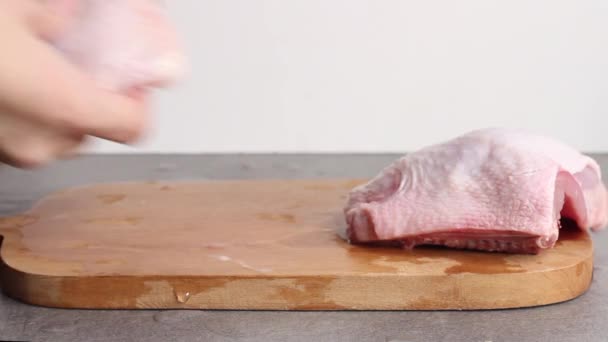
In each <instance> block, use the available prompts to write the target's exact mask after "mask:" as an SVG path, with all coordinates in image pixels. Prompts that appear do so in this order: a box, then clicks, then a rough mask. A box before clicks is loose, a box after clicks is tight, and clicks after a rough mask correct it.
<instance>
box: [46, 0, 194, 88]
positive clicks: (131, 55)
mask: <svg viewBox="0 0 608 342" xmlns="http://www.w3.org/2000/svg"><path fill="white" fill-rule="evenodd" d="M50 1H51V2H52V3H53V6H55V7H56V11H57V12H58V13H70V17H71V18H70V19H69V20H67V21H68V25H67V27H66V28H65V29H64V30H63V32H62V33H61V34H59V35H58V36H57V37H54V39H53V41H52V43H53V44H54V45H55V46H56V47H57V48H58V49H60V50H61V51H62V52H63V53H64V54H65V55H66V56H67V57H68V58H69V59H70V60H71V61H72V62H74V63H75V64H76V65H78V66H79V67H81V68H82V69H84V70H86V71H87V73H88V74H90V75H91V76H92V77H93V78H94V79H95V80H96V81H97V82H98V83H99V84H100V85H101V86H102V87H104V88H107V89H110V90H114V91H119V92H126V91H129V90H131V89H134V88H136V89H142V88H146V87H161V86H166V85H168V84H170V83H172V82H173V81H174V80H175V79H177V78H178V77H180V76H181V75H182V74H183V73H184V68H185V57H184V55H183V54H182V51H181V47H180V44H179V42H178V39H177V35H176V33H175V31H174V29H173V27H172V26H171V25H170V23H169V21H168V19H167V18H166V16H165V13H164V11H163V8H162V7H161V4H160V1H155V0H50ZM68 6H69V7H70V8H69V10H68V9H66V8H65V7H68Z"/></svg>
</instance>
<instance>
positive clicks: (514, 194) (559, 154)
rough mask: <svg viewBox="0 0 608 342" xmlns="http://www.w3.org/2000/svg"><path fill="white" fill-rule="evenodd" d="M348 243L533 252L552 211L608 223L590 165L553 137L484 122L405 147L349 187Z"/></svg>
mask: <svg viewBox="0 0 608 342" xmlns="http://www.w3.org/2000/svg"><path fill="white" fill-rule="evenodd" d="M344 213H345V217H346V221H347V224H348V227H347V234H348V237H349V239H350V241H351V242H353V243H374V242H376V243H377V242H398V243H400V244H402V245H403V246H404V247H405V248H413V247H414V246H416V245H442V246H447V247H451V248H459V249H472V250H483V251H495V252H508V253H530V254H536V253H538V252H539V251H540V250H541V249H546V248H552V247H553V246H554V245H555V242H556V241H557V239H558V236H559V231H560V228H561V226H560V219H562V218H568V219H571V220H572V221H574V222H575V223H576V225H577V226H578V227H579V228H580V229H589V228H590V229H592V230H599V229H602V228H603V227H604V226H605V225H606V223H607V222H608V207H607V193H606V188H605V186H604V184H603V182H602V178H601V172H600V168H599V166H598V164H597V163H596V162H595V161H594V160H593V159H591V158H590V157H588V156H585V155H583V154H580V153H579V152H577V151H576V150H574V149H573V148H571V147H569V146H566V145H565V144H563V143H561V142H558V141H556V140H553V139H550V138H547V137H543V136H537V135H533V134H529V133H526V132H522V131H517V130H510V129H502V128H490V129H483V130H477V131H473V132H470V133H468V134H465V135H462V136H460V137H457V138H455V139H452V140H449V141H447V142H444V143H441V144H437V145H434V146H430V147H427V148H424V149H422V150H419V151H417V152H415V153H412V154H408V155H406V156H404V157H402V158H400V159H398V160H396V161H395V162H393V163H392V164H391V165H389V166H387V167H386V168H385V169H384V170H382V171H381V172H380V173H379V174H378V175H377V176H376V177H375V178H373V179H372V180H370V181H369V182H367V183H366V184H363V185H361V186H358V187H356V188H355V189H353V190H352V191H351V192H350V194H349V198H348V201H347V204H346V206H345V208H344Z"/></svg>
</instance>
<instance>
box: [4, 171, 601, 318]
mask: <svg viewBox="0 0 608 342" xmlns="http://www.w3.org/2000/svg"><path fill="white" fill-rule="evenodd" d="M360 182H361V181H358V180H347V179H342V180H318V179H310V180H264V181H209V182H166V183H162V182H147V183H114V184H99V185H92V186H87V187H80V188H74V189H68V190H65V191H62V192H59V193H55V194H52V195H51V196H49V197H47V198H45V199H44V200H42V201H41V202H40V203H38V204H37V205H36V206H35V207H34V208H33V209H31V210H30V211H29V212H27V213H24V214H23V215H20V216H15V217H6V218H3V219H1V220H0V234H1V235H2V236H4V241H3V244H2V246H1V249H0V255H1V257H2V268H1V273H0V281H1V284H2V288H3V291H4V292H5V293H7V294H8V295H10V296H12V297H14V298H17V299H19V300H22V301H24V302H27V303H32V304H37V305H43V306H52V307H65V308H204V309H278V310H312V309H314V310H366V309H371V310H376V309H381V310H383V309H408V310H429V309H440V310H443V309H464V310H466V309H494V308H513V307H525V306H534V305H543V304H550V303H556V302H560V301H565V300H568V299H572V298H575V297H577V296H578V295H580V294H582V293H583V292H584V291H585V290H586V289H587V288H588V287H589V284H590V282H591V277H592V270H593V259H592V256H593V248H592V243H591V240H590V238H589V236H588V234H587V233H586V232H582V231H579V230H576V229H564V230H562V232H561V234H560V239H559V241H558V243H557V246H556V247H555V248H553V249H551V250H547V251H542V252H541V253H540V254H539V255H535V256H534V255H507V254H499V253H483V252H472V251H457V250H450V249H442V248H416V249H414V250H413V251H405V250H401V249H398V248H389V247H383V248H380V247H374V248H372V247H364V246H353V245H349V244H348V243H346V242H345V241H343V240H342V239H341V238H340V237H339V236H338V234H337V232H338V231H339V230H341V229H343V228H344V219H343V215H342V206H343V204H344V201H345V198H346V194H347V192H348V190H350V189H351V188H352V187H353V186H355V185H356V184H358V183H360Z"/></svg>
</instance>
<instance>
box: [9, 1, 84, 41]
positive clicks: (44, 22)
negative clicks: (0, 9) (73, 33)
mask: <svg viewBox="0 0 608 342" xmlns="http://www.w3.org/2000/svg"><path fill="white" fill-rule="evenodd" d="M13 1H14V0H13ZM18 1H20V2H21V8H22V10H23V12H24V18H25V20H26V22H27V24H28V26H29V27H30V28H31V29H32V30H33V32H34V33H35V34H37V35H38V36H39V37H41V38H42V39H46V40H51V39H54V38H55V37H58V36H59V35H61V34H62V33H63V32H65V30H67V29H68V28H69V27H70V24H71V23H72V22H74V20H75V19H76V18H77V16H78V13H79V10H80V9H81V8H83V6H85V4H84V3H83V1H82V0H36V1H32V0H30V1H23V0H18Z"/></svg>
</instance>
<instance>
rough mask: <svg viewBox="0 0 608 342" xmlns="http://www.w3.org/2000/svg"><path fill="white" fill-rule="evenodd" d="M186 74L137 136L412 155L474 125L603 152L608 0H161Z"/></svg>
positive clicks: (229, 146) (202, 148)
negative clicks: (179, 42)
mask: <svg viewBox="0 0 608 342" xmlns="http://www.w3.org/2000/svg"><path fill="white" fill-rule="evenodd" d="M165 3H166V4H168V6H169V10H170V16H171V17H172V18H173V19H174V21H175V24H176V25H177V27H178V29H179V31H180V32H181V34H182V36H183V39H184V41H185V43H186V48H187V51H188V53H189V55H190V58H191V63H192V65H191V73H190V75H189V76H188V78H187V79H185V80H184V81H183V82H182V83H181V84H179V85H178V86H177V87H175V88H172V89H170V90H166V91H163V92H161V93H160V94H159V96H158V98H157V99H156V101H155V114H154V115H155V117H154V125H155V127H154V129H153V131H152V132H151V133H150V135H149V136H148V137H147V138H146V139H145V140H144V141H143V142H142V143H141V144H139V145H138V146H136V147H135V148H133V147H124V146H118V145H114V144H109V143H102V144H97V145H95V147H94V150H95V151H98V152H277V151H278V152H281V151H283V152H376V151H378V152H386V151H410V150H413V149H416V148H419V147H421V146H423V145H425V144H429V143H434V142H437V141H440V140H444V139H447V138H450V137H452V136H454V135H457V134H461V133H463V132H466V131H468V130H470V129H474V128H480V127H484V126H510V127H524V128H528V129H532V130H534V131H537V132H540V133H544V134H549V135H552V136H555V137H557V138H559V139H562V140H564V141H566V142H567V143H570V144H572V145H574V146H575V147H577V148H579V149H582V150H585V151H589V152H591V151H602V150H604V151H608V115H607V114H608V1H605V0H571V1H560V0H508V1H507V0H501V1H495V0H409V1H408V0H382V1H380V0H287V1H286V0H170V1H165Z"/></svg>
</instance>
